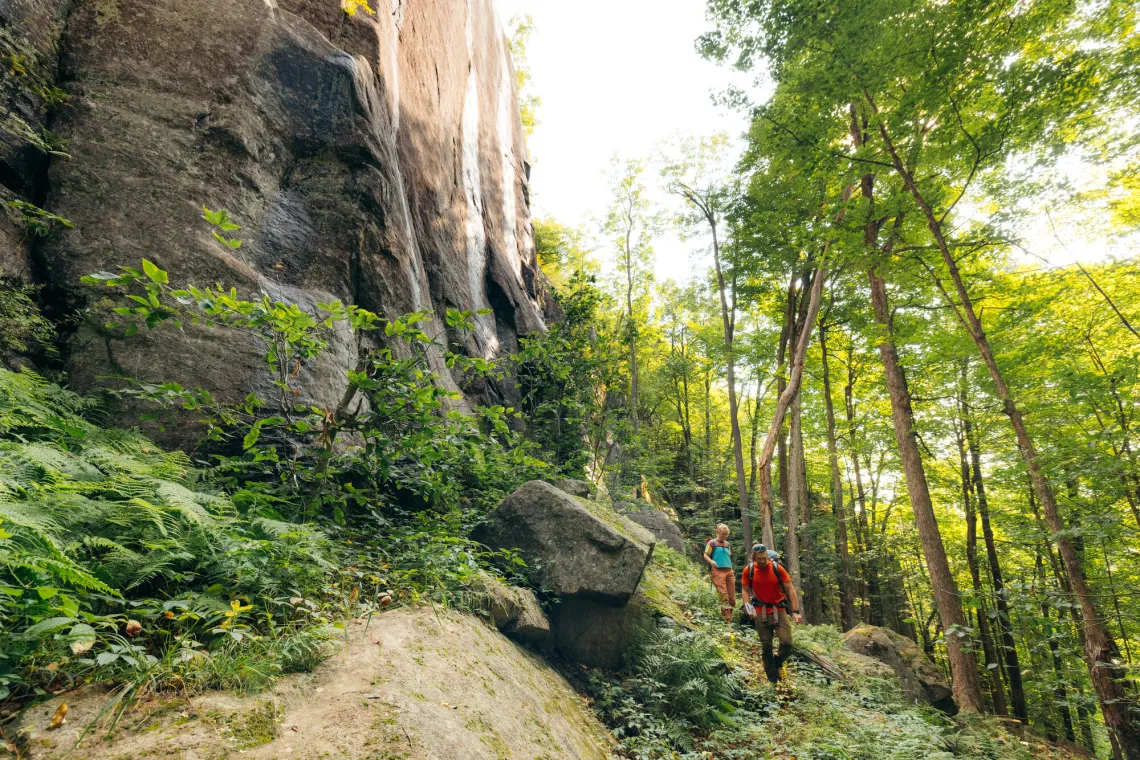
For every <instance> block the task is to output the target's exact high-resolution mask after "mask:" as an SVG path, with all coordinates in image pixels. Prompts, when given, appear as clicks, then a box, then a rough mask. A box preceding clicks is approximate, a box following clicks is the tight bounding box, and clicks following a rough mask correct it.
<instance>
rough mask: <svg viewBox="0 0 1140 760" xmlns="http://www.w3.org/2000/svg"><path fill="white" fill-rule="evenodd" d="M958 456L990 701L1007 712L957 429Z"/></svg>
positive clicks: (962, 443)
mask: <svg viewBox="0 0 1140 760" xmlns="http://www.w3.org/2000/svg"><path fill="white" fill-rule="evenodd" d="M963 391H964V389H963V388H962V387H959V390H958V404H959V410H960V411H961V413H962V415H963V416H965V399H964V398H963ZM958 458H959V460H960V462H961V474H962V502H963V504H964V505H965V508H966V564H967V565H969V567H970V580H971V581H972V582H973V587H974V597H975V599H976V600H977V604H978V635H979V637H980V638H981V640H982V653H983V655H984V656H985V666H986V675H987V677H988V678H989V682H990V700H991V702H992V703H993V706H994V713H995V714H996V715H1007V714H1008V712H1009V711H1008V710H1007V708H1006V704H1005V688H1004V687H1003V686H1002V682H1001V672H1000V666H999V663H998V659H997V653H996V652H995V651H994V642H993V638H992V637H991V635H990V621H989V618H988V617H987V614H986V605H985V592H984V590H983V589H982V574H981V572H980V571H979V569H978V517H977V514H975V512H974V500H973V499H972V498H971V486H970V463H969V459H968V458H967V456H966V441H965V440H964V439H963V437H962V433H961V431H959V432H958Z"/></svg>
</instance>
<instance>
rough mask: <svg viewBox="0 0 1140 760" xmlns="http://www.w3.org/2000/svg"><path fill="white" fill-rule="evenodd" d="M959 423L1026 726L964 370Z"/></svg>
mask: <svg viewBox="0 0 1140 760" xmlns="http://www.w3.org/2000/svg"><path fill="white" fill-rule="evenodd" d="M962 382H963V389H962V393H963V397H962V399H961V402H962V424H963V427H964V429H965V434H966V445H967V447H969V450H970V463H971V470H972V472H973V481H974V491H975V493H976V495H977V497H978V515H979V516H980V517H981V518H982V536H983V537H984V539H985V542H986V559H987V560H988V562H989V566H990V578H991V579H992V580H993V585H994V596H995V598H996V604H997V624H998V630H1000V631H1001V642H1002V652H1001V654H1002V659H1003V660H1004V661H1005V674H1006V680H1007V681H1009V698H1010V702H1011V703H1012V705H1013V715H1014V717H1016V718H1017V719H1018V720H1019V721H1021V722H1022V723H1025V724H1027V725H1028V723H1029V710H1028V708H1027V707H1026V705H1025V687H1024V686H1023V685H1022V683H1021V662H1020V659H1019V657H1018V655H1017V643H1016V642H1015V641H1014V638H1013V620H1012V619H1011V618H1010V609H1009V599H1008V597H1007V596H1006V591H1005V580H1004V577H1003V575H1002V571H1001V562H1000V561H999V560H998V553H997V545H996V544H995V542H994V531H993V527H992V526H991V525H990V508H989V500H988V499H987V498H986V486H985V481H983V480H982V464H981V452H980V451H979V450H978V443H977V440H976V437H975V436H974V428H973V421H972V420H971V419H970V407H969V402H968V400H967V399H966V397H965V395H964V394H965V386H964V384H965V369H963V378H962Z"/></svg>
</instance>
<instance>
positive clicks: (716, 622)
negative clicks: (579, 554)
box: [585, 551, 1074, 760]
mask: <svg viewBox="0 0 1140 760" xmlns="http://www.w3.org/2000/svg"><path fill="white" fill-rule="evenodd" d="M646 578H652V582H653V583H654V584H656V585H657V586H658V587H659V588H660V589H661V591H662V593H665V594H668V595H669V596H670V598H671V600H672V603H673V604H672V606H671V607H669V609H672V610H673V611H674V615H673V616H670V617H666V618H659V623H660V621H661V620H664V621H665V622H664V623H660V625H661V627H659V628H658V629H656V630H653V631H651V632H649V633H648V634H646V635H644V636H643V637H642V638H641V639H640V640H639V641H638V643H637V645H636V646H635V647H634V650H633V651H632V652H631V657H630V667H629V669H628V670H627V672H624V673H621V674H617V675H614V674H606V673H602V672H600V671H594V672H592V673H591V675H590V676H589V678H588V679H587V681H586V684H585V685H586V690H587V692H588V694H589V696H590V697H591V699H592V702H593V706H594V709H595V711H596V712H597V714H598V716H599V717H600V718H601V719H602V721H603V722H604V723H605V724H606V725H607V726H608V727H609V728H610V730H611V732H612V733H613V735H614V737H615V738H616V739H617V740H618V746H617V750H616V752H615V755H616V756H617V757H621V758H630V759H631V760H651V759H652V760H697V759H698V758H700V759H705V758H709V757H715V758H718V759H719V758H726V759H732V760H762V759H763V760H767V759H769V758H795V760H928V759H933V760H949V759H950V758H989V759H990V760H1029V758H1056V759H1057V760H1061V759H1062V758H1072V757H1074V755H1072V754H1070V753H1067V752H1065V751H1064V750H1062V749H1060V748H1057V747H1055V746H1053V745H1050V744H1048V743H1046V742H1045V741H1044V740H1042V739H1040V738H1039V737H1036V736H1034V735H1032V734H1029V733H1025V734H1024V735H1022V734H1018V733H1012V732H1011V731H1009V730H1007V729H1006V728H1005V727H1004V726H1003V725H1001V724H1000V723H999V722H998V721H996V720H994V719H992V718H987V717H983V716H959V717H953V718H952V717H949V716H947V715H945V714H943V713H941V712H939V711H937V710H935V709H933V708H931V707H929V706H924V705H916V704H912V703H909V702H907V701H906V700H905V699H904V698H903V696H902V694H901V692H900V689H899V685H898V681H897V680H896V679H894V678H893V677H891V678H883V677H881V670H880V669H879V668H876V667H873V666H872V665H871V664H870V663H869V662H867V661H866V660H865V659H863V658H860V657H859V656H857V655H854V654H851V653H849V652H847V651H846V650H845V649H844V647H843V643H842V637H841V635H840V633H839V631H838V630H837V629H835V628H834V627H832V626H796V628H795V637H796V644H797V646H799V647H801V648H809V649H811V650H812V651H814V652H816V653H818V654H821V655H824V656H826V657H829V658H830V659H832V660H833V661H834V662H836V663H837V664H838V665H839V666H840V667H841V668H842V669H843V670H844V671H845V673H847V674H848V679H847V680H846V681H843V682H838V681H836V680H834V679H832V678H831V677H829V676H828V675H827V674H825V673H824V672H823V671H822V670H820V669H819V668H818V667H817V666H816V665H814V664H813V663H811V662H810V661H808V660H806V659H802V658H797V659H793V660H792V661H790V662H789V664H788V665H787V666H786V668H785V673H786V678H785V679H784V680H783V681H782V682H781V683H780V684H778V685H772V684H770V683H768V681H767V679H766V677H765V676H764V673H763V667H762V664H761V658H760V645H759V639H758V638H757V636H756V634H755V632H754V631H752V630H751V629H748V628H743V627H740V626H738V625H732V626H726V625H725V624H724V623H723V621H722V620H721V619H720V616H719V615H718V614H717V604H716V598H715V595H712V596H710V593H709V590H711V588H712V585H711V583H710V582H709V580H708V578H707V576H706V574H705V573H703V572H701V570H699V569H698V568H697V566H696V564H694V563H693V562H691V561H689V560H688V559H686V558H685V557H683V556H681V555H679V554H676V553H674V552H669V551H654V554H653V558H652V559H651V561H650V566H649V568H648V569H647V573H646ZM644 582H645V581H644V580H643V583H644ZM657 606H658V607H659V608H660V607H661V605H660V604H659V603H658V604H657Z"/></svg>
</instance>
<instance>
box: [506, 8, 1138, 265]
mask: <svg viewBox="0 0 1140 760" xmlns="http://www.w3.org/2000/svg"><path fill="white" fill-rule="evenodd" d="M497 1H498V5H499V14H500V18H501V19H502V22H503V24H504V25H506V24H507V23H508V22H509V19H510V18H511V17H512V16H514V15H515V14H518V13H527V14H530V16H531V17H532V18H533V19H534V23H535V31H534V34H533V36H532V37H531V40H530V45H529V46H528V49H527V57H528V59H529V63H530V67H531V73H532V82H531V86H532V89H533V91H534V92H535V94H537V95H538V96H539V97H541V98H542V105H541V106H540V107H539V109H538V120H539V124H538V128H537V129H536V130H535V133H534V135H533V136H532V137H531V138H530V141H529V147H530V151H531V153H532V155H533V156H534V158H535V165H534V166H533V167H532V171H531V194H532V200H533V203H534V211H535V215H536V216H545V215H549V216H553V217H554V218H555V219H557V220H558V221H559V222H561V223H563V224H569V225H577V224H584V225H585V226H587V227H594V229H595V231H596V225H591V224H590V223H589V220H590V218H591V216H593V217H598V216H601V214H602V213H603V210H604V209H605V207H606V205H607V203H608V201H609V197H610V193H609V189H608V187H607V184H606V181H605V178H604V172H605V171H606V168H607V167H608V165H609V162H610V157H611V156H613V155H615V154H617V155H620V156H621V157H622V158H640V157H647V156H649V155H650V154H651V153H652V152H653V150H654V148H655V147H656V146H657V145H658V144H659V143H660V142H661V141H663V140H665V139H667V138H669V137H671V136H673V135H676V134H678V133H680V134H687V135H711V134H714V133H717V132H727V133H728V134H729V135H732V136H734V137H736V136H740V135H742V134H743V133H744V131H745V129H746V127H747V120H746V118H745V117H744V116H743V115H742V114H740V113H738V112H734V111H731V110H729V109H726V108H722V107H720V106H716V105H714V104H713V102H712V99H711V97H710V94H711V93H713V92H717V91H720V90H722V89H724V88H725V87H726V86H727V85H729V84H734V85H736V86H737V87H747V86H748V85H749V78H748V77H746V76H745V75H742V74H739V73H737V72H732V71H730V70H728V69H726V68H723V67H720V66H717V65H715V64H713V63H710V62H708V61H705V60H704V59H702V58H701V57H700V56H699V55H698V54H697V52H696V51H695V49H694V47H693V43H694V40H695V39H696V37H697V36H698V35H699V34H701V33H702V32H703V31H705V30H706V29H707V28H708V26H709V25H708V24H707V23H706V21H705V18H704V8H705V0H497ZM1070 173H1071V174H1073V175H1076V176H1077V177H1080V176H1082V174H1083V173H1082V171H1081V168H1080V167H1073V171H1071V172H1070ZM1085 176H1087V175H1085ZM1078 181H1079V180H1078ZM663 200H664V199H663ZM1052 213H1053V219H1054V221H1055V222H1056V224H1057V229H1058V232H1059V234H1060V237H1061V238H1062V239H1063V240H1064V242H1065V245H1066V246H1067V248H1068V253H1066V252H1065V251H1063V250H1062V249H1061V247H1060V246H1059V245H1058V244H1057V243H1056V241H1055V240H1054V238H1053V234H1052V231H1051V230H1050V228H1049V224H1048V221H1047V220H1046V219H1045V217H1044V215H1043V213H1042V214H1040V215H1039V218H1036V219H1034V220H1033V221H1032V222H1031V223H1030V224H1029V226H1028V237H1029V239H1030V250H1031V253H1032V254H1035V255H1036V256H1038V257H1043V258H1044V259H1046V260H1047V261H1049V263H1051V264H1054V265H1058V264H1065V263H1069V262H1071V261H1072V260H1073V259H1074V258H1078V259H1080V260H1082V261H1097V260H1102V259H1104V258H1107V257H1108V256H1109V255H1115V256H1118V257H1126V256H1128V255H1130V254H1131V251H1129V250H1128V246H1127V243H1125V242H1117V243H1116V244H1114V245H1108V244H1106V242H1105V241H1103V240H1099V239H1097V237H1096V235H1097V232H1098V230H1100V229H1103V228H1104V227H1105V224H1104V220H1103V219H1096V218H1089V215H1088V214H1087V213H1066V211H1065V209H1054V210H1053V212H1052ZM655 248H656V252H657V264H656V273H657V277H658V279H663V278H666V277H671V278H673V279H675V280H678V281H680V280H685V279H688V277H689V276H690V275H691V273H692V271H693V269H694V264H699V267H698V268H699V269H700V270H704V269H705V267H706V266H707V264H705V263H704V261H705V258H706V257H705V256H704V255H701V252H700V249H701V246H700V244H699V242H688V243H683V242H681V241H680V240H678V239H677V238H676V237H675V236H673V235H666V236H665V237H663V238H662V239H661V240H660V241H659V242H658V243H657V244H656V246H655ZM608 253H609V252H608V251H604V250H599V251H598V254H599V257H600V258H601V259H602V260H603V261H604V260H607V259H609V255H608ZM1027 261H1034V262H1037V261H1038V260H1037V259H1027Z"/></svg>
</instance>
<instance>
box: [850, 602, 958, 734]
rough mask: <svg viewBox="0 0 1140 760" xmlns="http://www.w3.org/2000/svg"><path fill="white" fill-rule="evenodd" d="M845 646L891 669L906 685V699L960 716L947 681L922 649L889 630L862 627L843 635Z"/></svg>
mask: <svg viewBox="0 0 1140 760" xmlns="http://www.w3.org/2000/svg"><path fill="white" fill-rule="evenodd" d="M843 645H844V646H845V647H846V648H847V649H849V650H851V651H852V652H855V653H856V654H861V655H864V656H866V657H872V658H874V659H876V660H879V661H880V662H883V663H885V664H887V665H889V666H890V667H891V670H893V671H894V672H895V675H896V676H898V679H899V682H900V684H901V685H902V692H903V696H905V697H906V698H907V699H910V700H912V701H915V702H927V703H929V704H930V705H932V706H934V707H937V708H938V709H939V710H942V711H944V712H947V713H950V714H951V715H953V714H954V713H956V712H958V707H957V705H955V704H954V699H953V693H952V692H951V690H950V685H949V684H948V683H947V682H946V678H945V677H944V676H943V675H942V672H941V671H940V670H938V667H937V666H936V665H935V664H934V663H933V662H931V661H930V658H928V657H927V656H926V655H925V654H924V653H923V651H922V650H921V649H919V648H918V645H917V644H915V643H914V642H913V641H911V640H910V639H908V638H906V637H905V636H902V635H900V634H897V633H895V632H894V631H892V630H890V629H887V628H879V627H878V626H873V625H868V624H866V623H860V624H859V625H857V626H855V627H854V628H852V629H851V630H849V631H847V632H846V633H845V634H843Z"/></svg>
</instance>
